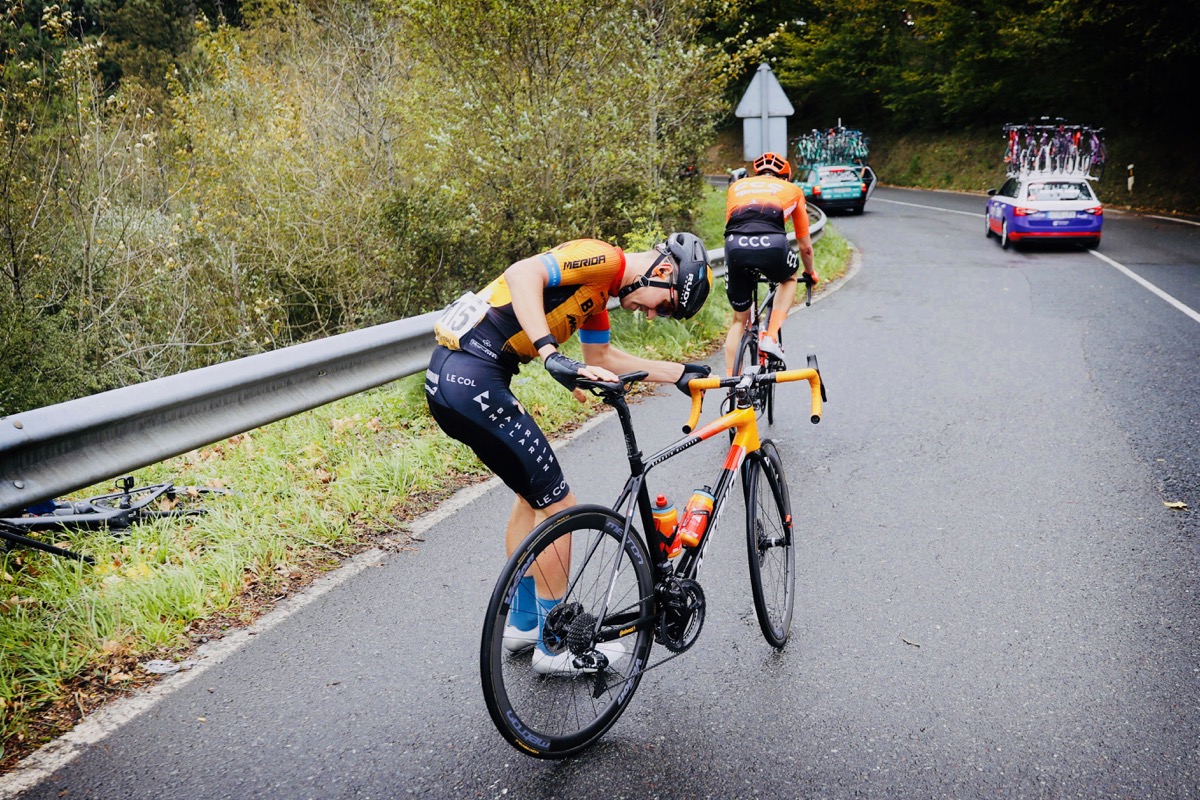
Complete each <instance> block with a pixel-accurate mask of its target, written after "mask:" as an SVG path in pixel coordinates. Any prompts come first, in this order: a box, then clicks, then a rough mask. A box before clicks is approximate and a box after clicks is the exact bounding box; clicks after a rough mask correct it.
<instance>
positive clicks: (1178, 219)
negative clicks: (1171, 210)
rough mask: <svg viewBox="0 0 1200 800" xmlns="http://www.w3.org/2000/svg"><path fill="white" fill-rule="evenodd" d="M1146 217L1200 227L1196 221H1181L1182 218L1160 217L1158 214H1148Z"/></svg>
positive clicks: (1199, 223)
mask: <svg viewBox="0 0 1200 800" xmlns="http://www.w3.org/2000/svg"><path fill="white" fill-rule="evenodd" d="M1145 216H1147V217H1149V218H1150V219H1161V220H1165V221H1167V222H1182V223H1183V224H1184V225H1200V222H1196V220H1194V219H1181V218H1180V217H1160V216H1159V215H1158V214H1146V215H1145Z"/></svg>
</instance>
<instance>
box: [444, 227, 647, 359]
mask: <svg viewBox="0 0 1200 800" xmlns="http://www.w3.org/2000/svg"><path fill="white" fill-rule="evenodd" d="M538 259H539V260H540V261H541V262H542V264H543V265H545V267H546V273H547V274H548V275H549V276H550V281H549V283H548V284H547V285H546V289H545V291H544V293H543V307H544V308H545V311H546V322H548V323H549V324H550V333H552V334H554V338H555V339H557V340H558V341H560V342H565V341H566V340H567V339H569V338H570V337H571V335H572V334H574V333H575V331H577V330H578V331H579V332H580V333H579V340H580V341H581V342H583V343H584V344H606V343H607V342H608V341H609V321H608V298H609V296H610V295H613V294H616V292H617V290H618V289H620V286H621V284H620V281H621V276H622V275H623V274H624V272H625V253H624V251H622V250H621V248H619V247H614V246H613V245H610V244H607V243H606V242H601V241H598V240H596V239H575V240H573V241H570V242H565V243H563V244H560V245H559V246H558V247H555V248H554V249H553V250H550V251H548V252H545V253H542V254H541V255H540V256H538ZM480 297H482V298H483V299H484V300H486V301H487V303H488V305H490V306H491V308H490V309H489V310H488V312H487V315H486V316H485V317H484V318H483V319H482V320H480V322H479V324H478V325H476V326H475V329H474V330H473V331H472V332H471V334H470V336H469V339H470V340H471V341H470V342H468V343H465V344H464V346H463V349H464V350H466V351H467V352H470V353H473V354H475V355H482V356H484V357H488V358H492V359H495V360H497V361H500V362H502V363H507V364H508V365H509V366H511V367H512V368H513V370H514V371H515V370H516V368H517V365H518V363H522V364H523V363H525V362H527V361H531V360H533V359H535V358H537V357H538V354H537V351H536V350H534V349H533V343H532V342H530V341H529V336H528V335H527V334H526V333H525V331H523V330H522V329H521V323H520V322H519V321H517V315H516V313H515V312H514V311H513V307H512V294H511V293H510V291H509V288H508V282H507V281H505V280H504V276H503V275H501V276H500V277H499V278H497V279H496V280H494V281H492V282H491V283H490V284H488V285H487V287H486V288H484V290H483V291H482V292H480Z"/></svg>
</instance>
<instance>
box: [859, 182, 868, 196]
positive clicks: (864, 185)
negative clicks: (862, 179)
mask: <svg viewBox="0 0 1200 800" xmlns="http://www.w3.org/2000/svg"><path fill="white" fill-rule="evenodd" d="M859 186H861V187H862V192H863V194H866V193H867V185H866V184H865V183H860V184H859Z"/></svg>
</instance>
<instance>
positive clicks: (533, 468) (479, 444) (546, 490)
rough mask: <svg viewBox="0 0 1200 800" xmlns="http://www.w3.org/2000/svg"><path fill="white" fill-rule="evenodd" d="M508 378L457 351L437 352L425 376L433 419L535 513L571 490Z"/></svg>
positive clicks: (500, 368) (501, 369) (498, 369)
mask: <svg viewBox="0 0 1200 800" xmlns="http://www.w3.org/2000/svg"><path fill="white" fill-rule="evenodd" d="M512 376H513V375H512V372H511V371H510V370H509V369H508V368H507V367H504V366H501V365H500V364H498V363H496V362H494V361H488V360H485V359H482V358H479V357H477V356H473V355H471V354H469V353H465V352H462V351H460V350H449V349H447V348H445V347H441V346H438V347H435V348H434V349H433V356H432V357H431V358H430V360H429V369H427V370H426V371H425V399H426V400H427V401H428V402H429V410H430V412H431V413H432V414H433V418H434V419H435V420H437V423H438V425H440V426H441V428H442V430H444V431H445V432H446V433H447V434H449V435H450V436H451V437H453V438H455V439H458V440H459V441H460V442H463V443H464V444H466V445H467V446H468V447H470V448H471V449H472V450H474V451H475V455H477V456H479V460H480V461H482V462H483V463H484V464H485V465H486V466H487V468H488V469H490V470H491V471H492V472H494V473H496V474H497V475H499V476H500V479H501V480H503V481H504V483H505V484H506V485H507V486H508V488H510V489H512V490H513V491H514V492H516V493H517V494H519V495H520V496H521V497H524V498H525V500H526V501H528V502H529V505H531V506H533V507H534V508H538V509H540V508H545V507H546V506H548V505H550V504H552V503H556V502H558V501H559V500H562V499H563V498H564V497H566V496H567V492H568V491H570V489H569V488H568V487H567V481H566V479H565V478H564V477H563V473H562V467H561V466H560V465H559V463H558V459H557V458H556V457H555V456H554V451H553V450H552V449H551V448H550V443H549V442H548V441H546V437H545V435H543V434H542V431H541V428H539V427H538V424H537V423H536V422H535V421H534V419H533V417H531V416H530V415H529V414H528V413H527V412H526V411H525V407H524V406H522V405H521V403H520V401H519V400H517V398H516V396H515V395H514V394H513V393H512V390H510V389H509V381H511V380H512Z"/></svg>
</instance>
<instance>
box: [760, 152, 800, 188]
mask: <svg viewBox="0 0 1200 800" xmlns="http://www.w3.org/2000/svg"><path fill="white" fill-rule="evenodd" d="M754 171H755V173H757V174H759V175H761V174H763V173H764V172H770V173H773V174H775V175H776V176H778V177H780V178H783V179H784V180H785V181H786V180H791V178H792V165H791V164H789V163H788V162H787V159H786V158H784V157H783V156H781V155H779V154H778V153H763V154H762V155H761V156H759V157H758V158H756V159H754Z"/></svg>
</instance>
